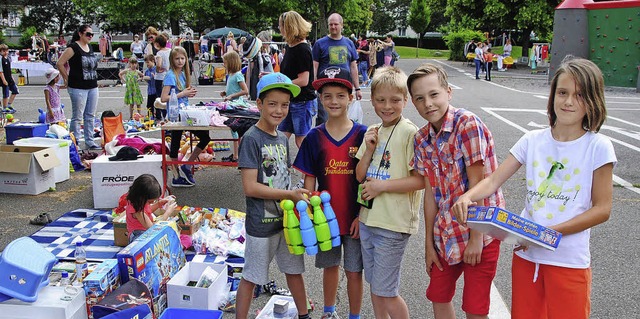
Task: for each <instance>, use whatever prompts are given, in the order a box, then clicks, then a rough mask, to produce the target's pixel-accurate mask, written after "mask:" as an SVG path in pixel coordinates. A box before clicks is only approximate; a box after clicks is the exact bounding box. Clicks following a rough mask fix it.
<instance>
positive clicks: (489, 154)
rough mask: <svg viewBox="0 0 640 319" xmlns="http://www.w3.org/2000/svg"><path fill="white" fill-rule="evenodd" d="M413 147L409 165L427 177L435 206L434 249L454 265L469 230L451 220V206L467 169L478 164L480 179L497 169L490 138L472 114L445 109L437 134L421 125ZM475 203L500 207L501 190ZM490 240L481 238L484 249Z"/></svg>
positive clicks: (463, 188)
mask: <svg viewBox="0 0 640 319" xmlns="http://www.w3.org/2000/svg"><path fill="white" fill-rule="evenodd" d="M414 146H415V156H414V158H413V160H412V161H411V165H413V167H414V169H416V170H417V171H418V172H419V173H420V174H421V175H423V176H429V182H430V183H431V187H432V189H433V193H434V195H435V200H436V204H437V206H438V213H437V216H436V218H435V225H434V226H433V227H434V232H433V233H434V241H435V247H436V249H437V250H438V253H439V254H440V256H442V257H443V258H444V259H445V260H446V261H447V263H448V264H449V265H455V264H457V263H460V262H461V261H462V256H463V253H464V250H465V248H466V246H467V243H468V241H469V229H468V228H467V227H464V226H462V225H460V224H458V222H457V221H455V220H452V217H453V215H452V213H451V206H453V204H454V203H455V202H456V200H458V197H460V195H462V194H464V193H465V192H466V191H467V190H469V178H468V176H467V170H466V168H467V167H468V166H471V165H472V164H474V163H476V162H478V161H482V162H483V163H484V170H483V172H484V174H483V178H486V177H488V176H489V175H491V173H493V172H494V171H495V170H496V168H497V167H498V161H497V158H496V154H495V151H494V148H495V146H494V143H493V136H492V135H491V132H490V131H489V129H488V128H487V127H486V126H485V125H484V123H482V121H481V120H480V118H478V117H477V116H476V115H475V114H473V113H471V112H469V111H467V110H464V109H457V108H454V107H453V106H449V109H448V111H447V113H446V114H445V118H444V121H443V123H442V127H441V129H440V131H439V132H436V131H435V130H434V128H433V126H432V125H431V124H427V125H425V126H424V127H422V128H421V129H420V130H419V131H418V132H417V133H416V137H415V140H414ZM478 204H479V205H484V206H499V207H504V205H505V202H504V197H503V196H502V191H501V190H500V189H498V191H497V192H496V193H494V194H493V195H491V196H490V197H489V198H487V199H485V200H484V201H480V202H478ZM427 227H428V226H427ZM491 241H493V238H491V237H489V236H487V235H484V246H487V245H488V244H489V243H491Z"/></svg>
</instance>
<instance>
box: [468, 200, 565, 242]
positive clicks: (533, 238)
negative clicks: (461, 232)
mask: <svg viewBox="0 0 640 319" xmlns="http://www.w3.org/2000/svg"><path fill="white" fill-rule="evenodd" d="M467 224H468V225H469V227H470V228H471V229H476V230H478V231H481V232H483V233H485V234H487V235H489V236H491V237H493V238H497V239H500V240H502V241H504V242H506V243H510V244H520V245H526V246H530V245H536V246H539V247H542V248H546V249H549V250H552V251H553V250H556V248H558V244H560V239H561V238H562V234H561V233H559V232H557V231H555V230H553V229H551V228H547V227H544V226H542V225H539V224H536V223H534V222H532V221H530V220H528V219H526V218H523V217H520V216H518V215H516V214H513V213H511V212H509V211H507V210H505V209H502V208H500V207H491V206H489V207H487V206H473V207H469V215H468V217H467Z"/></svg>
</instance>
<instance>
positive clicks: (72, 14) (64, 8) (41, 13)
mask: <svg viewBox="0 0 640 319" xmlns="http://www.w3.org/2000/svg"><path fill="white" fill-rule="evenodd" d="M79 16H81V13H80V11H79V10H78V8H77V7H76V5H75V4H74V2H73V1H72V0H49V1H43V2H42V4H41V5H37V6H33V7H30V10H29V14H28V15H25V16H23V17H22V19H21V22H20V30H23V31H24V30H27V29H28V28H29V27H33V28H34V29H35V30H36V31H40V32H44V31H45V30H49V31H54V32H55V34H62V33H65V32H69V31H72V30H75V29H76V28H77V27H78V25H79V24H80V23H81V21H80V19H79V18H78V17H79ZM29 37H31V35H29Z"/></svg>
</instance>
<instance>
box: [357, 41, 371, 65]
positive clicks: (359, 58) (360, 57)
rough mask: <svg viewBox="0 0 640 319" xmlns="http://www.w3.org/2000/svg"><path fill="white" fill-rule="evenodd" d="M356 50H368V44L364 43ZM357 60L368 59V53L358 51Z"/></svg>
mask: <svg viewBox="0 0 640 319" xmlns="http://www.w3.org/2000/svg"><path fill="white" fill-rule="evenodd" d="M358 50H362V51H369V44H365V45H364V46H363V47H361V48H358ZM358 61H360V62H362V61H369V55H368V54H366V53H358Z"/></svg>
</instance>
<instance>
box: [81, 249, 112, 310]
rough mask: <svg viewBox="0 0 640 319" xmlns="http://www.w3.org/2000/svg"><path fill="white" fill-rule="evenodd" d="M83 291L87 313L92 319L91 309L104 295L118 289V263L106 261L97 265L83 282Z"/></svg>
mask: <svg viewBox="0 0 640 319" xmlns="http://www.w3.org/2000/svg"><path fill="white" fill-rule="evenodd" d="M82 284H83V285H84V291H85V294H86V298H87V313H88V314H89V319H92V318H93V312H92V311H91V307H93V306H94V305H96V304H97V303H98V302H100V300H102V299H103V298H104V297H105V296H106V295H108V294H109V293H111V292H112V291H114V290H116V289H117V288H118V287H120V270H119V268H118V261H117V260H115V259H107V260H105V261H103V262H102V263H101V264H99V265H98V266H97V267H96V268H95V269H94V270H93V271H92V272H91V273H90V274H89V275H88V276H87V277H86V278H84V280H83V281H82Z"/></svg>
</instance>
